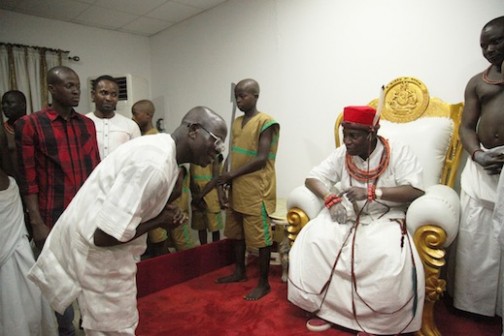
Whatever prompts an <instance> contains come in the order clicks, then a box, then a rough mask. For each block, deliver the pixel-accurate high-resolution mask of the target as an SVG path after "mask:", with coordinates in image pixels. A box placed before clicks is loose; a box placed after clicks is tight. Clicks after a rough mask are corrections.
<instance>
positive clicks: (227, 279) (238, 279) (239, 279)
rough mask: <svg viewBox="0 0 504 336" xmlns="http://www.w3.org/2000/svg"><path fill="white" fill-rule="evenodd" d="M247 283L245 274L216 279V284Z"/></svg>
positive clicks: (234, 274)
mask: <svg viewBox="0 0 504 336" xmlns="http://www.w3.org/2000/svg"><path fill="white" fill-rule="evenodd" d="M243 281H247V276H246V275H245V274H239V273H238V274H237V273H233V274H231V275H226V276H223V277H220V278H217V279H215V283H218V284H225V283H230V282H243Z"/></svg>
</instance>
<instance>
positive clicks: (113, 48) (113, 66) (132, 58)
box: [0, 10, 151, 113]
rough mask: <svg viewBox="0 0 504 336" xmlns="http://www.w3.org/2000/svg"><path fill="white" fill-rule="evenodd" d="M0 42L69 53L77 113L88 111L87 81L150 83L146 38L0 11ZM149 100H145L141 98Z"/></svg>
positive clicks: (88, 89) (148, 48)
mask: <svg viewBox="0 0 504 336" xmlns="http://www.w3.org/2000/svg"><path fill="white" fill-rule="evenodd" d="M0 41H1V42H8V43H19V44H26V45H33V46H42V47H50V48H54V49H62V50H69V51H71V53H70V55H71V56H75V55H77V56H79V57H80V61H79V62H72V61H71V62H70V63H69V64H68V66H70V67H71V68H72V69H74V70H75V71H76V72H77V74H78V75H79V77H80V80H81V100H80V104H79V106H78V107H77V111H79V112H82V113H87V112H89V111H90V106H89V91H90V88H88V87H87V79H88V77H91V76H97V75H98V76H99V75H103V74H110V75H121V74H126V73H131V74H133V75H136V76H139V77H141V78H144V79H146V80H147V81H148V82H150V81H151V74H150V69H151V63H150V55H151V53H150V46H149V38H147V37H141V36H136V35H131V34H125V33H120V32H115V31H110V30H105V29H98V28H90V27H85V26H82V25H77V24H72V23H67V22H62V21H56V20H48V19H43V18H39V17H35V16H29V15H23V14H18V13H15V12H10V11H4V10H0ZM145 98H149V97H145Z"/></svg>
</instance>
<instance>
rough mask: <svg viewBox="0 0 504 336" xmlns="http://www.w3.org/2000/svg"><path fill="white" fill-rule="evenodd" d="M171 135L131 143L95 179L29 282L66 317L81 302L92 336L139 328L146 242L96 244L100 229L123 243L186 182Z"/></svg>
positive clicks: (60, 224)
mask: <svg viewBox="0 0 504 336" xmlns="http://www.w3.org/2000/svg"><path fill="white" fill-rule="evenodd" d="M175 156H176V153H175V142H174V141H173V139H172V138H171V136H170V135H169V134H158V135H152V136H148V137H139V138H137V139H134V140H131V141H128V142H127V143H125V144H124V145H122V146H120V147H119V148H117V149H116V150H115V151H114V152H112V153H111V154H110V155H109V156H108V157H106V158H105V159H104V160H103V161H102V162H101V163H100V164H99V165H98V166H97V167H96V168H95V170H94V171H93V172H92V174H91V175H90V176H89V178H88V179H87V180H86V182H85V183H84V185H83V186H82V187H81V189H80V190H79V191H78V193H77V194H76V195H75V197H74V199H73V200H72V202H71V203H70V205H69V206H68V207H67V209H66V210H65V211H64V212H63V214H62V215H61V217H60V218H59V219H58V221H57V222H56V224H55V225H54V227H53V229H52V230H51V233H50V234H49V237H48V238H47V241H46V243H45V245H44V249H43V250H42V253H41V255H40V257H39V258H38V260H37V263H36V264H35V266H34V267H33V268H32V269H31V270H30V274H29V278H30V279H32V280H33V281H35V283H36V284H37V285H38V286H39V287H40V288H41V289H42V293H43V294H44V296H45V297H46V298H47V299H48V300H49V302H50V303H51V306H52V307H53V308H54V309H55V310H56V311H58V312H63V310H64V309H65V308H66V307H67V306H68V305H69V304H71V302H73V301H74V300H75V298H77V299H78V302H79V306H80V309H81V314H82V318H83V321H82V326H83V327H84V328H85V329H91V330H100V331H116V330H121V329H125V328H129V327H132V326H133V327H134V326H136V324H137V323H138V311H137V306H136V293H137V291H136V279H135V275H136V271H137V267H136V262H137V261H138V260H139V258H140V255H141V254H142V253H143V252H144V251H145V248H146V235H142V236H141V237H138V238H137V239H134V240H132V241H131V242H129V243H126V244H122V245H118V246H114V247H106V248H101V247H97V246H95V245H94V242H93V234H94V232H95V230H96V228H100V229H101V230H103V231H104V232H105V233H107V234H109V235H111V236H112V237H114V238H116V239H117V240H119V241H122V242H126V241H129V240H130V239H132V238H133V237H134V235H135V233H136V228H137V226H138V225H139V224H140V223H142V222H145V221H147V220H149V219H152V218H154V217H155V216H157V215H158V214H159V213H160V212H161V210H162V209H163V207H164V206H165V205H166V202H167V200H168V198H169V195H170V193H171V191H172V190H173V187H174V185H175V182H176V180H177V176H178V164H177V162H176V157H175Z"/></svg>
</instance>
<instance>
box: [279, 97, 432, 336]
mask: <svg viewBox="0 0 504 336" xmlns="http://www.w3.org/2000/svg"><path fill="white" fill-rule="evenodd" d="M343 113H344V114H343V123H342V127H343V143H344V146H341V147H339V148H337V149H336V150H334V151H333V152H332V153H331V154H330V155H329V157H327V158H326V159H325V160H324V161H322V162H321V163H320V164H319V165H318V166H316V167H315V168H313V169H312V170H311V172H310V173H309V175H308V177H307V178H306V181H305V185H306V187H307V188H308V189H309V190H311V191H312V192H313V193H314V194H315V195H316V196H318V197H320V198H321V199H323V200H324V203H325V207H324V208H323V209H322V210H321V212H320V213H319V214H318V216H317V217H316V218H314V219H312V220H311V221H310V222H309V223H308V224H307V225H306V226H305V227H304V228H303V230H301V232H300V234H299V235H298V237H297V239H296V241H295V242H294V245H293V246H292V249H291V252H290V270H289V284H288V298H289V300H290V301H291V302H292V303H294V304H295V305H297V306H299V307H301V308H303V309H304V310H306V311H308V312H310V313H313V315H314V316H316V318H313V319H310V320H309V321H308V322H307V327H308V329H309V330H313V331H317V330H325V329H327V328H329V327H330V326H331V324H338V325H340V326H343V327H346V328H349V329H353V330H357V331H359V334H358V335H369V334H387V335H388V334H398V333H403V332H404V333H406V332H414V331H416V330H419V329H420V326H421V321H422V309H423V301H424V272H423V267H422V263H421V261H420V258H419V256H418V253H417V251H416V249H415V246H414V243H413V240H412V238H411V237H410V235H409V233H408V231H407V229H406V223H405V217H406V209H407V206H408V204H409V203H410V202H412V201H413V200H415V199H416V198H418V197H420V196H422V195H423V194H424V192H423V191H422V189H423V182H422V174H423V172H422V167H421V166H420V164H419V162H418V160H417V158H416V157H415V155H414V154H413V153H412V152H411V150H410V149H409V147H407V146H405V145H402V144H400V143H397V142H394V141H392V140H387V139H385V138H383V137H380V136H378V135H377V131H378V128H379V117H378V116H377V114H376V110H375V109H373V108H372V107H369V106H350V107H345V109H344V112H343ZM335 185H337V187H336V188H335Z"/></svg>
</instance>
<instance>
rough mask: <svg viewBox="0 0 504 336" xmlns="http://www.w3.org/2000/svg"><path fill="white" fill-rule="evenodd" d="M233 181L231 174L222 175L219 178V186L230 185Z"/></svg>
mask: <svg viewBox="0 0 504 336" xmlns="http://www.w3.org/2000/svg"><path fill="white" fill-rule="evenodd" d="M231 180H232V177H231V174H229V172H225V173H222V174H221V175H219V176H218V177H217V185H226V184H229V183H230V181H231Z"/></svg>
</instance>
